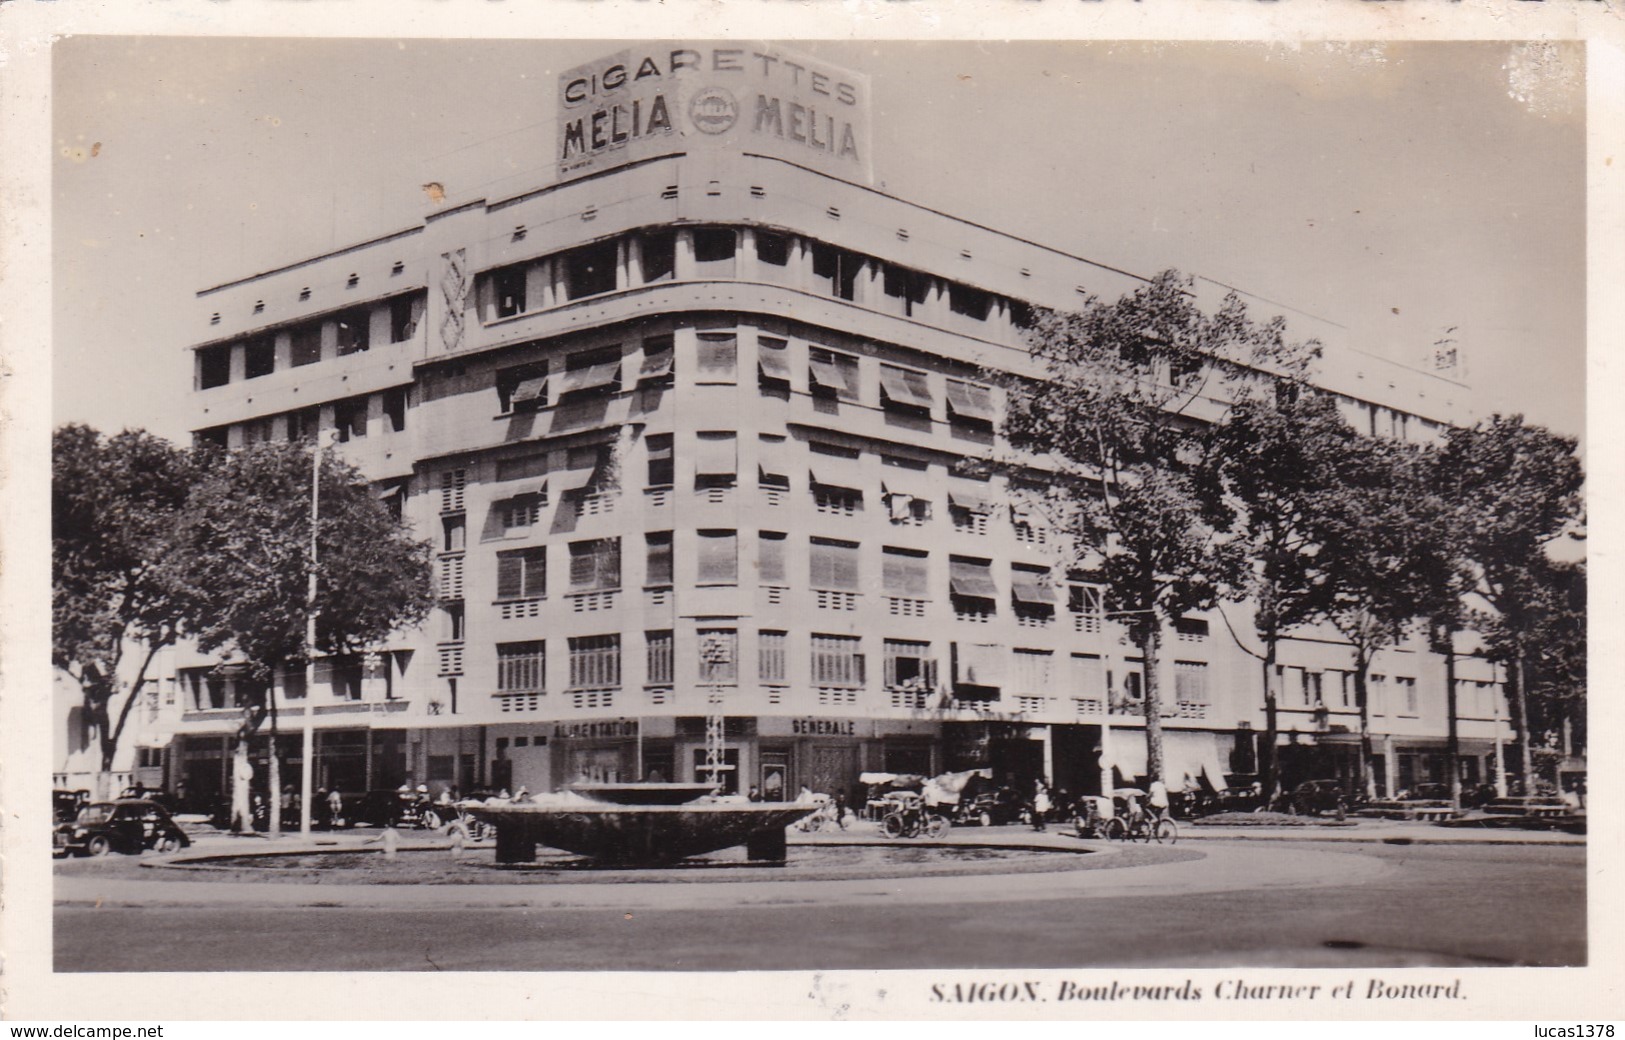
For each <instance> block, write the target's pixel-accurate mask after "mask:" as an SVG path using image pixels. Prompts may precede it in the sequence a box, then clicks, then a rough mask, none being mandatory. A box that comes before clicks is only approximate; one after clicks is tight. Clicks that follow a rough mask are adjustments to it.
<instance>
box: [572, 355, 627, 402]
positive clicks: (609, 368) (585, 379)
mask: <svg viewBox="0 0 1625 1040" xmlns="http://www.w3.org/2000/svg"><path fill="white" fill-rule="evenodd" d="M620 379H621V362H620V360H619V359H616V360H614V361H601V362H599V363H598V364H596V365H589V366H587V367H586V368H578V369H576V370H575V371H573V372H566V373H564V391H563V392H564V393H567V394H574V393H582V392H585V391H588V390H602V389H604V388H605V387H610V386H614V385H615V384H616V383H618V382H620Z"/></svg>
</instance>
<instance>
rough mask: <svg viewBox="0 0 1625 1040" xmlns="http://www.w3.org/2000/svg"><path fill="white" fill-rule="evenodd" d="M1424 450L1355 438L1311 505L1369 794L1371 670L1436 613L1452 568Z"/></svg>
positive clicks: (1445, 514)
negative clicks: (1349, 670)
mask: <svg viewBox="0 0 1625 1040" xmlns="http://www.w3.org/2000/svg"><path fill="white" fill-rule="evenodd" d="M1431 472H1432V471H1431V469H1430V467H1429V466H1428V460H1427V456H1426V454H1425V453H1424V452H1423V451H1422V450H1421V449H1419V448H1417V447H1416V446H1414V445H1409V444H1403V443H1400V442H1397V441H1386V440H1377V439H1375V438H1360V439H1358V440H1357V441H1356V442H1355V445H1354V450H1352V451H1350V452H1348V453H1347V454H1346V455H1345V456H1344V457H1343V460H1342V466H1341V467H1340V469H1339V472H1338V483H1339V486H1338V487H1337V488H1334V489H1332V490H1330V491H1328V492H1327V494H1326V495H1325V496H1324V498H1323V500H1322V502H1321V505H1320V507H1319V508H1318V509H1317V510H1316V511H1315V519H1314V527H1315V531H1316V539H1317V541H1318V542H1319V543H1320V546H1321V552H1322V554H1323V556H1324V563H1323V566H1324V567H1325V573H1326V574H1327V575H1328V578H1329V581H1328V593H1329V597H1330V602H1329V604H1328V606H1327V608H1326V616H1327V619H1328V620H1329V621H1330V622H1331V623H1332V625H1333V626H1334V627H1335V628H1336V629H1337V630H1338V632H1339V633H1340V634H1341V635H1342V636H1343V638H1344V639H1346V640H1347V641H1348V642H1349V644H1350V647H1351V650H1352V654H1353V664H1354V694H1355V703H1356V704H1357V706H1358V707H1359V709H1360V760H1359V767H1360V769H1359V780H1360V786H1361V788H1362V789H1363V790H1364V791H1365V794H1366V796H1367V797H1374V796H1375V793H1376V790H1375V788H1376V783H1375V779H1374V777H1373V775H1372V772H1371V762H1372V749H1371V704H1370V696H1369V678H1370V668H1371V662H1372V660H1373V658H1375V656H1376V655H1377V653H1378V652H1380V651H1381V650H1383V649H1386V648H1387V647H1390V646H1393V645H1395V644H1397V643H1398V642H1399V641H1400V640H1402V639H1403V638H1404V637H1405V635H1406V634H1407V632H1408V631H1409V630H1410V629H1411V628H1412V627H1413V626H1414V625H1415V623H1416V621H1417V619H1418V618H1424V617H1431V616H1434V615H1435V614H1437V613H1438V612H1439V610H1440V609H1441V607H1440V596H1441V592H1440V590H1441V588H1443V587H1444V583H1443V581H1442V579H1441V577H1440V575H1441V573H1442V572H1443V570H1444V569H1445V568H1446V567H1448V566H1449V560H1448V558H1447V557H1446V556H1445V555H1443V554H1442V553H1441V543H1440V542H1439V540H1437V539H1436V538H1434V537H1433V532H1435V531H1436V530H1437V529H1438V528H1439V527H1440V526H1441V525H1443V524H1446V523H1448V521H1449V517H1450V511H1449V509H1448V508H1447V506H1446V504H1445V502H1444V500H1443V499H1442V498H1441V496H1440V495H1438V494H1437V493H1436V489H1435V488H1433V487H1431V486H1430V483H1429V476H1430V474H1431Z"/></svg>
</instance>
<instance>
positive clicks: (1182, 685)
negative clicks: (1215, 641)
mask: <svg viewBox="0 0 1625 1040" xmlns="http://www.w3.org/2000/svg"><path fill="white" fill-rule="evenodd" d="M1174 700H1176V701H1179V702H1181V703H1184V704H1206V703H1207V700H1208V693H1207V664H1206V663H1204V662H1202V661H1175V662H1174Z"/></svg>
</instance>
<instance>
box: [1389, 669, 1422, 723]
mask: <svg viewBox="0 0 1625 1040" xmlns="http://www.w3.org/2000/svg"><path fill="white" fill-rule="evenodd" d="M1394 687H1395V688H1396V689H1397V690H1398V691H1399V696H1400V697H1401V698H1402V700H1401V703H1402V704H1404V706H1405V707H1404V713H1405V714H1406V715H1415V714H1417V712H1418V710H1419V705H1418V702H1417V699H1416V680H1415V679H1412V678H1409V677H1407V676H1403V675H1396V676H1394Z"/></svg>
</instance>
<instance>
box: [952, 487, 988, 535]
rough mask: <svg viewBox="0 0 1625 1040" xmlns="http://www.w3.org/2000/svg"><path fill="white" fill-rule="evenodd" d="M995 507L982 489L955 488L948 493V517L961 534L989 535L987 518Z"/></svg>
mask: <svg viewBox="0 0 1625 1040" xmlns="http://www.w3.org/2000/svg"><path fill="white" fill-rule="evenodd" d="M992 512H993V505H992V503H990V502H989V501H988V500H987V496H986V495H985V494H984V493H983V492H982V491H981V489H980V488H975V489H973V488H970V487H965V486H954V487H951V488H950V489H949V491H948V515H949V516H951V517H952V518H953V522H954V530H955V531H958V532H959V533H960V534H974V535H985V534H987V518H988V516H989V515H990V514H991V513H992Z"/></svg>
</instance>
